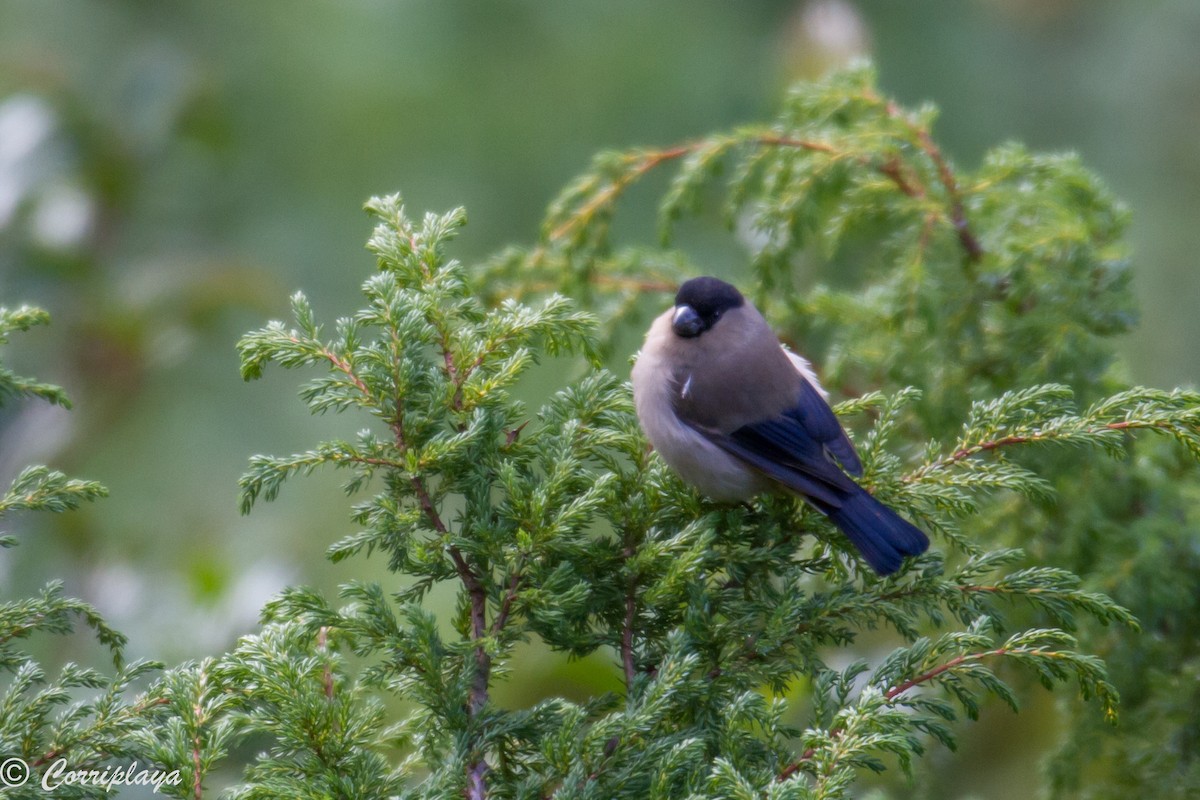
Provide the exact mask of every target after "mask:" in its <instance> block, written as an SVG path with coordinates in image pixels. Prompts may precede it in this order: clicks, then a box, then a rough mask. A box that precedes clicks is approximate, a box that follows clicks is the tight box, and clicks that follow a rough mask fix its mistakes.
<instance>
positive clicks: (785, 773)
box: [776, 647, 1011, 782]
mask: <svg viewBox="0 0 1200 800" xmlns="http://www.w3.org/2000/svg"><path fill="white" fill-rule="evenodd" d="M1009 652H1011V651H1010V650H1009V649H1008V648H1005V647H998V648H996V649H995V650H987V651H985V652H982V653H967V654H966V655H961V656H955V657H954V658H952V659H950V660H949V661H947V662H945V663H944V664H939V665H938V666H936V667H933V668H932V669H930V670H927V671H925V672H922V673H921V674H920V675H915V676H913V677H911V678H909V679H907V680H905V681H902V682H900V683H898V684H896V685H895V686H893V687H892V688H890V689H888V690H887V691H886V692H885V693H884V698H885V699H886V700H887V701H888V702H889V703H890V702H892V701H893V700H895V699H896V698H897V697H899V696H900V695H902V694H904V693H905V692H907V691H908V690H910V689H912V688H914V687H917V686H920V685H921V684H923V683H928V682H929V681H931V680H933V679H934V678H936V677H937V676H939V675H942V674H944V673H946V672H949V671H950V670H952V669H954V668H955V667H957V666H961V665H962V664H965V663H967V662H969V661H980V660H982V659H985V658H990V657H992V656H1003V655H1006V654H1008V653H1009ZM841 734H842V729H841V728H835V729H834V730H832V731H830V733H829V736H830V738H831V739H837V738H838V737H839V736H841ZM816 752H817V751H816V749H815V748H812V747H810V748H808V749H807V750H805V751H804V752H803V753H801V754H800V757H799V758H797V759H796V760H795V761H793V762H792V763H790V764H788V765H787V766H786V767H784V768H783V769H782V770H781V771H780V772H779V776H778V778H776V780H778V781H780V782H782V781H785V780H787V779H788V778H790V777H791V776H792V775H795V774H796V773H797V772H799V771H800V770H801V769H802V768H803V766H804V764H805V762H807V761H809V760H810V759H811V758H812V757H813V756H814V755H816Z"/></svg>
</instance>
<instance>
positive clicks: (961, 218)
mask: <svg viewBox="0 0 1200 800" xmlns="http://www.w3.org/2000/svg"><path fill="white" fill-rule="evenodd" d="M872 99H875V100H877V101H878V100H879V98H877V97H874V95H872ZM884 108H885V109H886V111H887V115H888V116H889V117H892V118H893V119H899V120H902V121H903V122H904V124H905V125H906V126H907V127H908V129H909V130H911V131H912V132H913V134H914V135H915V136H916V137H917V145H918V146H919V147H920V148H921V151H922V152H924V153H925V155H926V156H927V157H928V158H929V160H930V161H931V162H932V163H933V167H934V169H935V170H937V174H938V180H939V181H940V182H941V184H942V187H943V188H944V189H945V190H946V198H947V199H948V200H949V202H950V224H951V225H953V226H954V231H955V233H956V234H957V235H958V242H959V244H960V245H961V246H962V249H963V251H964V252H965V253H966V255H967V259H968V260H969V261H971V262H976V261H979V259H981V258H983V247H982V246H981V245H980V244H979V239H978V238H976V236H975V234H974V232H973V231H972V230H971V225H970V223H969V222H968V221H967V213H966V210H965V208H964V206H963V200H962V192H961V190H960V189H959V187H958V179H957V178H955V177H954V170H952V169H950V163H949V162H948V161H947V160H946V157H945V156H944V155H943V154H942V151H941V149H939V148H938V146H937V145H936V144H934V141H933V138H932V137H931V136H930V135H929V131H928V130H926V129H925V128H922V127H921V126H919V125H917V124H916V123H914V122H912V121H911V120H910V119H908V117H907V116H906V115H905V114H904V112H903V111H902V110H901V109H900V107H899V106H897V105H896V104H895V103H893V102H890V101H889V102H888V103H887V104H886V105H885V106H884Z"/></svg>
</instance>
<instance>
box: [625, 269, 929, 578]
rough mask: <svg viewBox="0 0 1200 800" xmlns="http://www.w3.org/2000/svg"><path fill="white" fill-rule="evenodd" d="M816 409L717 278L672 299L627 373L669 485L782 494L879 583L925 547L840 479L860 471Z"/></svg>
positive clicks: (767, 333) (787, 363)
mask: <svg viewBox="0 0 1200 800" xmlns="http://www.w3.org/2000/svg"><path fill="white" fill-rule="evenodd" d="M826 397H828V395H827V394H826V392H825V390H824V389H822V388H821V384H820V383H818V381H817V377H816V375H815V374H813V371H812V368H811V367H810V366H809V364H808V362H807V361H805V360H804V359H803V358H801V357H800V356H798V355H796V354H795V353H791V352H789V351H788V350H786V349H784V347H783V346H782V345H781V344H780V343H779V340H778V339H777V338H776V337H775V334H774V333H772V332H771V329H770V327H769V326H768V325H767V321H766V320H765V319H763V316H762V314H760V313H759V312H758V309H756V308H755V307H754V305H753V304H751V303H750V302H749V301H747V300H746V298H744V297H743V296H742V294H741V292H739V291H738V290H737V289H736V288H734V287H733V286H731V285H730V284H728V283H726V282H725V281H722V280H719V279H717V278H708V277H706V278H694V279H692V280H689V281H687V282H686V283H684V284H683V285H682V286H680V287H679V293H678V294H676V295H675V306H674V307H673V308H671V309H668V310H667V311H666V312H665V313H663V314H662V315H661V316H659V317H658V318H657V319H655V320H654V323H653V324H652V325H651V326H650V331H649V332H648V333H647V334H646V343H645V345H644V346H643V347H642V352H641V355H640V356H639V357H638V359H637V363H636V364H635V366H634V368H633V398H634V403H635V405H636V407H637V415H638V420H639V421H640V422H641V424H642V429H643V430H644V431H645V432H646V436H647V437H648V438H649V439H650V443H651V444H653V445H654V448H655V449H656V450H658V452H659V454H660V455H661V456H662V458H663V460H664V461H666V462H667V464H669V465H670V466H671V467H672V468H673V469H674V470H675V471H676V472H677V473H679V476H680V477H681V478H683V479H684V480H685V481H686V482H688V483H690V484H692V485H693V486H695V487H696V488H697V489H699V490H700V491H701V492H703V493H704V494H706V495H708V496H709V497H711V498H712V499H714V500H719V501H741V500H746V499H748V498H750V497H752V496H754V495H756V494H759V493H760V492H764V491H770V490H772V489H777V488H779V487H783V488H784V489H788V490H790V491H792V492H794V493H796V494H798V495H800V496H802V497H804V498H805V499H806V500H808V502H810V503H812V504H813V505H814V506H816V508H817V509H819V510H820V511H821V512H822V513H824V514H825V515H826V516H828V517H829V519H830V520H831V521H832V522H833V524H834V525H836V526H837V527H838V528H839V529H841V531H842V532H843V533H845V534H846V536H847V538H849V539H850V541H851V542H852V543H853V544H854V546H855V547H856V548H858V551H859V552H860V553H862V555H863V558H865V559H866V560H867V563H868V564H870V565H871V567H872V568H873V569H874V570H875V571H876V572H878V573H879V574H880V575H890V574H891V573H893V572H895V571H896V570H898V569H899V568H900V563H901V561H902V560H903V558H904V556H913V555H919V554H920V553H923V552H925V550H926V548H928V547H929V539H928V538H927V537H926V536H925V534H924V533H923V532H921V530H920V529H919V528H917V527H916V526H914V525H913V524H911V523H910V522H908V521H907V520H905V519H903V518H902V517H901V516H900V515H899V514H897V513H896V512H895V511H893V510H892V509H890V508H888V507H887V506H885V505H884V504H883V503H881V502H879V501H878V500H876V499H875V498H874V497H872V496H871V494H870V493H869V492H867V491H866V490H865V489H863V488H862V487H861V486H859V485H858V484H857V483H855V482H854V480H853V479H852V478H851V477H850V475H847V473H850V474H853V475H861V474H862V463H861V462H860V461H859V459H858V454H857V453H856V452H855V451H854V445H853V444H851V443H850V439H849V437H847V436H846V432H845V431H844V430H843V429H842V426H841V424H840V423H839V422H838V420H837V417H836V416H835V415H834V413H833V410H832V409H831V408H830V407H829V404H828V403H827V402H826ZM835 459H836V460H835ZM839 465H840V466H839Z"/></svg>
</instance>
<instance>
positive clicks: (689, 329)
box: [671, 277, 746, 339]
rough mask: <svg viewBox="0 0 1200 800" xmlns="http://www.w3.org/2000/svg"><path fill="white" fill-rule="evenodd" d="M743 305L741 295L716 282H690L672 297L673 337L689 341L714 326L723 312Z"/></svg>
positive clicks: (716, 280) (707, 279)
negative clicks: (673, 309) (673, 310)
mask: <svg viewBox="0 0 1200 800" xmlns="http://www.w3.org/2000/svg"><path fill="white" fill-rule="evenodd" d="M745 303H746V298H744V297H742V293H741V292H739V291H738V290H737V289H736V288H734V287H733V286H731V285H730V284H728V283H726V282H725V281H723V280H720V279H719V278H711V277H704V278H692V279H691V280H690V281H686V282H685V283H684V284H683V285H682V286H680V287H679V291H678V292H677V293H676V295H675V313H674V315H673V316H672V317H671V328H672V329H673V330H674V331H675V335H676V336H681V337H683V338H685V339H692V338H694V337H696V336H699V335H701V334H702V333H704V332H705V331H707V330H709V329H710V328H712V326H713V325H716V324H717V322H718V321H719V320H720V319H721V317H722V316H723V315H724V314H725V312H727V311H729V310H731V309H734V308H740V307H741V306H743V305H745Z"/></svg>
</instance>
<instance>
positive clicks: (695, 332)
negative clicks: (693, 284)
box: [671, 306, 704, 339]
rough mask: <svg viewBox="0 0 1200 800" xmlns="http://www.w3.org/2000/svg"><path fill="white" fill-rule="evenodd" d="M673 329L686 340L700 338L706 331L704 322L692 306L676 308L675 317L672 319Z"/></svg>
mask: <svg viewBox="0 0 1200 800" xmlns="http://www.w3.org/2000/svg"><path fill="white" fill-rule="evenodd" d="M671 327H672V328H674V329H675V333H676V334H677V335H679V336H682V337H683V338H685V339H690V338H692V337H693V336H699V335H700V333H701V331H703V330H704V320H702V319H700V315H699V314H697V313H696V311H695V309H693V308H692V307H691V306H675V316H674V317H672V318H671Z"/></svg>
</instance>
